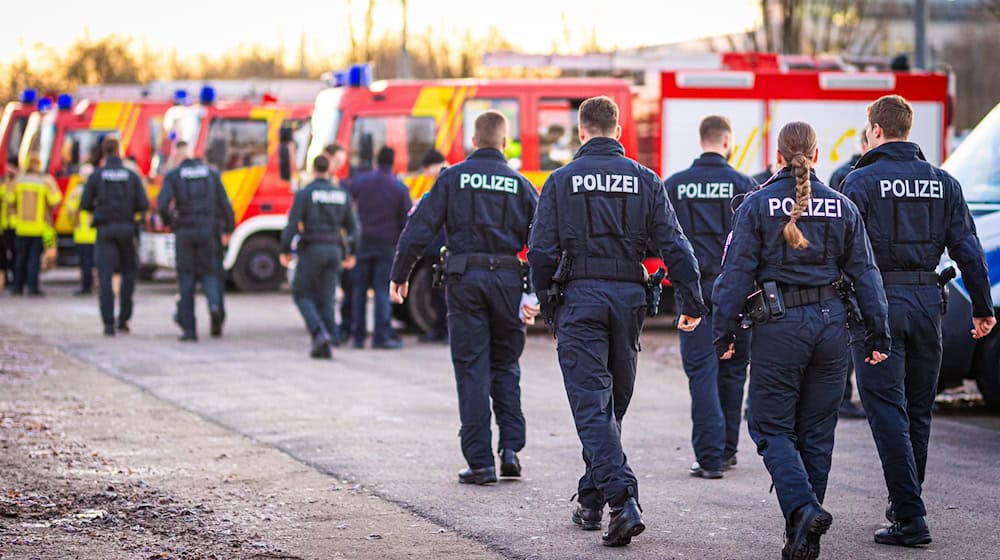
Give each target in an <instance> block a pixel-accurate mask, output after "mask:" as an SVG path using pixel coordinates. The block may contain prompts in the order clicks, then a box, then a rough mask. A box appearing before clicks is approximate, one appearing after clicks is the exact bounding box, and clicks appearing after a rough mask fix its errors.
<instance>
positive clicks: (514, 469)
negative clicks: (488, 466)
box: [500, 449, 521, 477]
mask: <svg viewBox="0 0 1000 560" xmlns="http://www.w3.org/2000/svg"><path fill="white" fill-rule="evenodd" d="M500 476H508V477H518V476H521V461H519V460H518V459H517V453H515V452H514V450H513V449H503V450H501V451H500Z"/></svg>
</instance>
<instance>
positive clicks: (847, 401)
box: [830, 126, 868, 419]
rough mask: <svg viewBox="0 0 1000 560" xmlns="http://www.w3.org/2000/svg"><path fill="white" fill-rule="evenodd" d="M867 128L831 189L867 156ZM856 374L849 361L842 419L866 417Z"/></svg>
mask: <svg viewBox="0 0 1000 560" xmlns="http://www.w3.org/2000/svg"><path fill="white" fill-rule="evenodd" d="M867 128H868V127H867V126H865V127H862V128H861V152H860V153H857V154H854V155H853V156H851V159H850V160H848V161H847V162H846V163H844V165H841V166H840V167H838V168H837V169H835V170H834V171H833V174H832V175H830V188H831V189H833V190H835V191H838V192H840V190H841V189H840V187H841V186H842V184H843V182H844V178H845V177H847V174H848V173H850V172H851V171H853V170H854V166H855V165H857V163H858V160H860V159H861V156H863V155H865V152H867V151H868V135H867ZM852 373H854V362H853V361H849V363H848V364H847V382H846V383H845V384H844V399H843V400H842V401H840V410H839V411H838V412H837V414H839V415H840V417H841V418H855V419H860V418H864V417H865V409H864V408H862V407H860V406H858V405H856V404H854V402H853V398H854V386H853V385H852V384H851V374H852Z"/></svg>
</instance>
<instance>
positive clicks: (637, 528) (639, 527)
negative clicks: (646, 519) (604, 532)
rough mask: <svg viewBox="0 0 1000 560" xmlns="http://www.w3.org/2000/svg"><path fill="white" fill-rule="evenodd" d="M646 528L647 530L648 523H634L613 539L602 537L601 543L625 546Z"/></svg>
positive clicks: (610, 545)
mask: <svg viewBox="0 0 1000 560" xmlns="http://www.w3.org/2000/svg"><path fill="white" fill-rule="evenodd" d="M645 530H646V524H645V523H642V522H639V523H636V524H635V525H633V526H632V527H630V528H628V529H627V530H626V531H625V532H624V533H623V534H622V535H620V536H619V537H618V538H616V539H615V540H613V541H609V540H607V539H602V541H603V542H602V543H601V544H603V545H604V546H609V547H615V546H625V545H627V544H629V543H631V542H632V538H633V537H638V536H639V535H641V534H642V532H643V531H645Z"/></svg>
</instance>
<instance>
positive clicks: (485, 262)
mask: <svg viewBox="0 0 1000 560" xmlns="http://www.w3.org/2000/svg"><path fill="white" fill-rule="evenodd" d="M448 258H449V259H461V258H465V259H466V261H465V265H466V267H468V268H485V269H488V270H497V269H498V268H506V269H509V270H521V267H522V266H523V263H522V262H521V259H519V258H517V257H515V256H513V255H487V254H481V253H472V254H466V255H451V256H449V257H448Z"/></svg>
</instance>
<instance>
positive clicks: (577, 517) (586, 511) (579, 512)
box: [573, 504, 604, 531]
mask: <svg viewBox="0 0 1000 560" xmlns="http://www.w3.org/2000/svg"><path fill="white" fill-rule="evenodd" d="M603 517H604V508H603V507H599V508H588V507H583V505H582V504H579V505H577V506H576V509H575V510H573V523H575V524H576V525H579V526H580V528H581V529H583V530H584V531H599V530H600V529H601V518H603Z"/></svg>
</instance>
